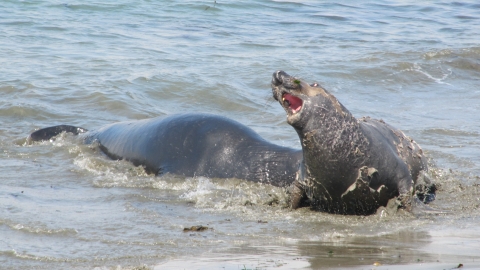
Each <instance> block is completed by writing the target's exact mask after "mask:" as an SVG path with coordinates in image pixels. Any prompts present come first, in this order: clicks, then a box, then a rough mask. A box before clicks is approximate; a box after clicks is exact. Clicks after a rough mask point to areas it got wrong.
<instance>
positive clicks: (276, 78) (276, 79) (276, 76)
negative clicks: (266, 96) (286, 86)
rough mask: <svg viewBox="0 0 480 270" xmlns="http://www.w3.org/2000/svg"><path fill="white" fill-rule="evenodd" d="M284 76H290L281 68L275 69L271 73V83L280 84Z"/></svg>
mask: <svg viewBox="0 0 480 270" xmlns="http://www.w3.org/2000/svg"><path fill="white" fill-rule="evenodd" d="M284 77H290V76H289V75H288V74H287V73H285V71H283V70H278V71H275V72H274V73H273V75H272V84H273V85H275V86H279V85H281V84H282V83H283V80H284Z"/></svg>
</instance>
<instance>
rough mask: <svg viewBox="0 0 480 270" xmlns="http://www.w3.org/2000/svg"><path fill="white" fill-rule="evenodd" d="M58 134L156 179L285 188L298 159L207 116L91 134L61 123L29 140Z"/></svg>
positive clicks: (239, 127)
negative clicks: (72, 136)
mask: <svg viewBox="0 0 480 270" xmlns="http://www.w3.org/2000/svg"><path fill="white" fill-rule="evenodd" d="M61 131H67V132H73V133H74V134H76V133H81V134H80V136H82V137H83V138H84V141H85V142H86V143H93V142H96V143H98V144H99V146H100V149H102V151H103V152H104V153H105V154H107V155H108V156H109V157H110V158H112V159H125V160H128V161H131V162H132V163H133V164H135V165H137V166H138V165H140V166H144V167H145V169H146V171H147V172H150V173H155V174H157V175H159V174H165V173H171V174H176V175H183V176H188V177H193V176H205V177H211V178H239V179H246V180H250V181H255V182H263V183H268V184H272V185H276V186H287V185H290V184H292V182H293V181H294V179H295V173H296V172H297V171H298V167H299V163H300V161H301V159H302V153H301V150H297V149H291V148H287V147H282V146H278V145H275V144H272V143H270V142H267V141H266V140H264V139H263V138H261V137H260V136H259V135H258V134H257V133H256V132H255V131H253V130H252V129H250V128H248V127H246V126H245V125H242V124H240V123H238V122H236V121H233V120H231V119H228V118H225V117H221V116H217V115H211V114H180V115H173V116H169V117H158V118H152V119H145V120H139V121H130V122H119V123H114V124H111V125H108V126H104V127H101V128H99V129H97V130H93V131H86V130H85V129H82V128H75V127H72V126H66V125H61V126H55V127H50V128H45V129H41V130H38V131H36V132H34V133H32V134H31V135H30V139H31V140H34V141H38V140H46V139H50V138H51V137H53V136H55V135H58V134H59V133H60V132H61ZM78 131H80V132H78ZM75 132H76V133H75ZM82 132H83V133H82Z"/></svg>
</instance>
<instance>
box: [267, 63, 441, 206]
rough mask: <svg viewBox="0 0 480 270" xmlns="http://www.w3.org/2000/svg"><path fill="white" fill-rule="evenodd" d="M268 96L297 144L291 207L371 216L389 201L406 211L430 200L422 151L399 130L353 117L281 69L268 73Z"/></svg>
mask: <svg viewBox="0 0 480 270" xmlns="http://www.w3.org/2000/svg"><path fill="white" fill-rule="evenodd" d="M272 93H273V97H274V98H275V99H276V100H277V101H279V103H280V104H281V105H282V107H283V108H284V109H285V111H286V113H287V122H288V123H289V124H290V125H291V126H292V127H293V128H294V129H295V131H296V132H297V134H298V136H299V138H300V141H301V145H302V151H303V160H302V163H301V166H300V169H299V171H298V172H297V174H296V179H295V182H294V192H293V196H292V207H294V208H295V207H297V206H298V205H300V204H301V202H302V200H304V199H308V200H309V203H310V205H311V206H312V207H313V208H315V209H318V210H321V211H326V212H330V213H341V214H371V213H374V212H375V211H376V209H377V208H378V207H380V206H386V205H387V203H388V201H389V200H390V199H392V198H398V199H399V201H400V203H401V205H402V206H404V207H407V208H409V207H410V205H411V201H412V199H415V200H420V201H423V202H429V201H431V200H433V199H434V196H435V185H433V184H432V183H431V181H430V180H429V179H428V177H427V176H426V174H425V173H426V172H427V171H428V167H427V162H426V159H425V156H424V155H423V152H422V149H421V148H420V146H419V145H418V144H417V143H415V142H414V141H413V140H412V139H410V138H409V137H407V136H406V135H405V134H404V133H403V132H402V131H400V130H398V129H396V128H394V127H392V126H390V125H388V124H386V123H385V122H384V121H382V120H375V119H371V118H368V117H367V118H361V119H356V118H355V117H354V116H353V115H352V114H351V113H350V112H349V111H348V110H347V109H346V108H345V107H344V106H343V105H342V104H341V103H340V102H339V101H338V100H337V99H336V98H335V97H334V96H333V95H332V94H330V93H329V92H328V91H327V90H325V89H323V88H322V87H321V86H319V85H318V84H316V83H314V84H311V85H309V84H307V83H306V82H304V81H302V80H300V79H298V78H295V77H292V76H290V75H288V74H287V73H285V72H284V71H277V72H275V73H273V77H272Z"/></svg>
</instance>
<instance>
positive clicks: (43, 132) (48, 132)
mask: <svg viewBox="0 0 480 270" xmlns="http://www.w3.org/2000/svg"><path fill="white" fill-rule="evenodd" d="M87 131H88V130H86V129H84V128H81V127H75V126H70V125H58V126H53V127H47V128H42V129H39V130H37V131H35V132H33V133H32V134H30V136H28V139H27V140H28V141H31V142H37V141H48V140H50V139H51V138H53V137H55V136H57V135H58V134H60V133H62V132H68V133H73V135H78V134H79V133H85V132H87Z"/></svg>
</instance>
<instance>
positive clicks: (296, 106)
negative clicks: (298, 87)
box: [283, 93, 303, 113]
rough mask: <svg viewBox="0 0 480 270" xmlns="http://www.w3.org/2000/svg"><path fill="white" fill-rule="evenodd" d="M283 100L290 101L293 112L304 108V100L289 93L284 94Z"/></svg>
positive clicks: (289, 104) (289, 106)
mask: <svg viewBox="0 0 480 270" xmlns="http://www.w3.org/2000/svg"><path fill="white" fill-rule="evenodd" d="M283 101H284V102H285V101H288V108H290V109H291V110H292V113H296V112H298V111H300V109H301V108H302V104H303V102H302V100H301V99H299V98H297V97H295V96H292V95H290V94H288V93H285V94H284V95H283Z"/></svg>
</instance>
